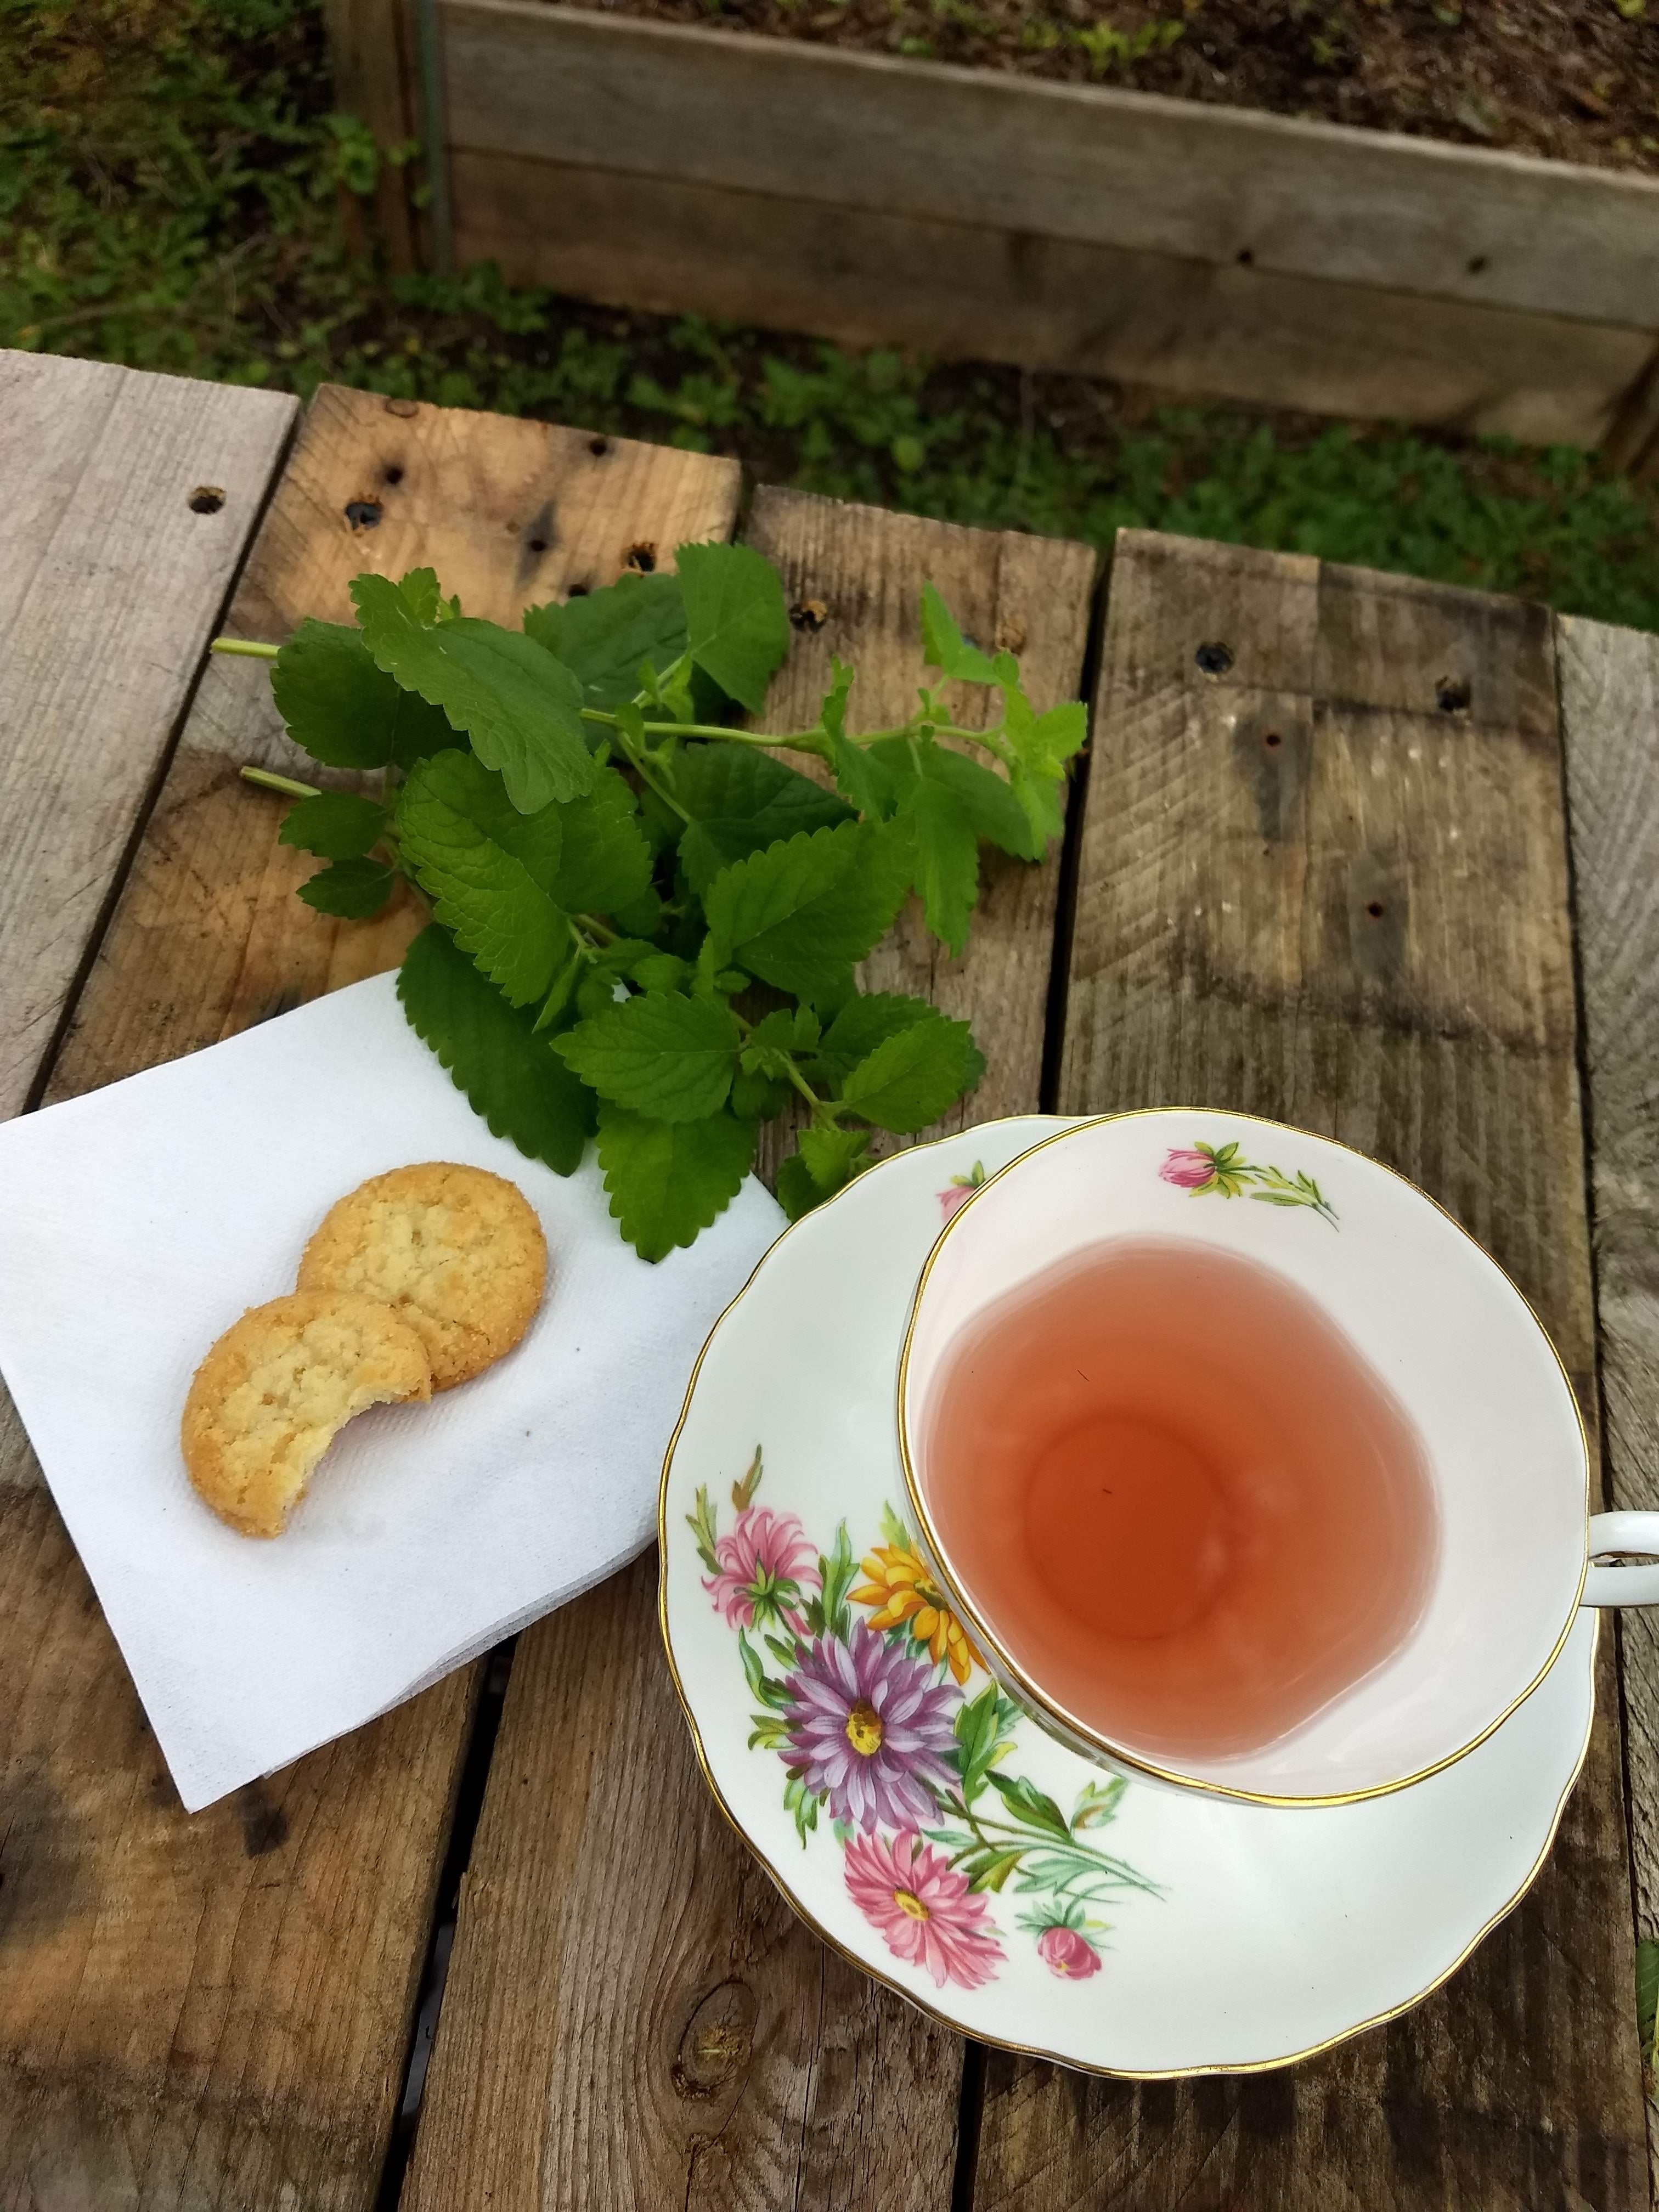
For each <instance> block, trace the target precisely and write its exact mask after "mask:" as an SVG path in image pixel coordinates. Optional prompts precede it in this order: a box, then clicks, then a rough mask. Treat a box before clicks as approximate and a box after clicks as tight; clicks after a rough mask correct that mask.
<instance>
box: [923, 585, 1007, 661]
mask: <svg viewBox="0 0 1659 2212" xmlns="http://www.w3.org/2000/svg"><path fill="white" fill-rule="evenodd" d="M921 642H922V649H923V651H924V652H925V653H927V665H928V666H929V667H930V668H938V669H941V670H942V671H944V673H945V675H946V676H951V677H955V678H957V680H958V681H959V682H961V683H963V684H994V683H995V682H996V681H997V671H996V670H995V668H994V666H993V665H992V663H991V662H990V661H989V660H988V659H987V658H986V656H985V654H984V653H981V651H980V649H979V647H977V646H976V645H969V643H968V641H967V640H966V639H965V638H964V637H963V634H962V632H961V630H960V629H958V628H957V618H956V617H955V616H954V615H953V614H952V613H951V610H950V608H949V607H947V606H946V605H945V602H944V600H943V599H941V598H940V597H939V593H938V592H937V591H936V590H935V589H934V587H933V585H932V584H924V585H923V586H922V587H921Z"/></svg>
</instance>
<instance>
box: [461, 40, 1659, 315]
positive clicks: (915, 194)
mask: <svg viewBox="0 0 1659 2212" xmlns="http://www.w3.org/2000/svg"><path fill="white" fill-rule="evenodd" d="M440 20H441V28H442V35H443V47H444V63H445V76H446V82H447V102H448V112H449V123H448V128H449V136H450V141H451V144H452V146H453V148H455V149H458V150H460V151H465V152H479V153H501V154H513V155H524V156H526V157H528V158H531V159H533V160H541V161H563V162H568V163H569V164H571V165H573V166H575V167H593V168H600V169H605V170H610V171H612V172H614V173H618V174H631V175H634V176H646V177H652V178H656V179H664V178H669V177H672V178H674V179H678V180H682V181H684V182H686V183H694V184H702V185H722V186H725V187H727V188H730V189H734V190H738V191H747V192H750V193H758V194H763V195H765V196H767V197H772V196H774V195H776V196H777V197H781V198H784V199H799V200H808V201H817V202H818V203H819V204H826V205H834V206H836V207H841V208H857V209H861V210H865V211H866V212H867V213H884V212H898V213H902V214H904V215H908V216H926V217H932V218H933V219H934V220H936V221H940V222H957V223H965V224H969V225H970V226H973V227H975V228H982V229H987V230H998V231H1004V232H1014V233H1018V234H1024V235H1029V236H1030V237H1033V238H1045V239H1066V240H1073V241H1074V242H1076V243H1079V244H1089V245H1097V246H1123V247H1127V248H1130V249H1133V250H1134V251H1137V252H1150V253H1158V254H1165V255H1169V256H1171V257H1174V258H1179V259H1182V260H1187V261H1194V262H1203V263H1207V264H1212V265H1213V266H1217V267H1231V266H1236V265H1237V264H1239V260H1240V257H1241V256H1245V257H1248V261H1249V264H1251V265H1254V266H1255V268H1256V269H1258V270H1265V271H1271V272H1272V273H1273V274H1276V275H1280V276H1316V277H1321V278H1323V279H1326V280H1328V281H1332V282H1341V283H1356V284H1361V285H1365V286H1369V287H1375V288H1376V289H1381V290H1384V291H1389V292H1407V293H1415V294H1419V295H1423V296H1425V297H1430V298H1435V299H1443V300H1458V301H1464V302H1466V303H1468V304H1471V305H1482V306H1488V307H1516V308H1526V309H1530V310H1533V311H1535V312H1538V313H1544V314H1548V315H1566V316H1574V317H1578V318H1582V319H1585V320H1589V321H1592V322H1606V323H1616V324H1624V325H1636V326H1640V327H1643V328H1645V329H1648V330H1650V331H1651V330H1654V329H1656V328H1659V257H1656V255H1655V253H1654V251H1653V239H1654V235H1655V232H1656V228H1659V180H1656V179H1653V178H1650V177H1642V176H1636V175H1632V174H1629V173H1621V172H1619V171H1615V170H1609V169H1589V168H1581V167H1576V166H1574V165H1572V164H1571V163H1568V162H1563V161H1539V160H1535V159H1534V158H1532V157H1531V156H1528V155H1516V154H1505V153H1494V152H1490V151H1487V150H1485V149H1477V148H1471V147H1466V146H1451V145H1447V144H1444V143H1440V142H1438V141H1437V140H1435V139H1432V138H1416V137H1413V138H1407V137H1399V136H1395V135H1394V134H1392V133H1389V132H1386V131H1352V130H1348V129H1346V128H1344V127H1342V126H1340V125H1333V124H1326V123H1315V122H1307V121H1303V120H1300V119H1294V118H1290V117H1286V116H1279V115H1267V114H1263V113H1261V112H1257V111H1255V110H1252V109H1249V108H1235V107H1218V106H1200V105H1199V104H1198V103H1196V102H1194V101H1191V100H1168V99H1163V98H1160V97H1158V96H1156V95H1153V94H1146V93H1138V92H1121V91H1115V90H1111V89H1108V88H1100V87H1091V86H1085V85H1073V84H1058V83H1051V82H1047V81H1042V80H1038V79H1035V78H1029V77H1017V76H1009V75H1007V74H1006V73H1005V72H1002V71H998V70H968V69H958V68H953V67H951V66H949V65H947V64H942V63H933V62H915V61H899V60H896V59H894V58H891V57H890V56H886V55H881V54H871V53H863V52H853V51H849V50H848V49H847V48H845V47H831V46H814V45H810V44H806V43H804V42H802V41H799V40H788V39H765V38H755V37H753V36H745V35H744V34H742V33H730V32H722V31H716V30H711V29H705V28H703V27H701V26H696V27H692V26H687V25H683V24H675V23H657V22H652V21H646V20H642V19H641V18H637V17H631V16H629V17H620V16H616V15H605V14H601V13H598V12H595V11H590V10H587V9H580V8H569V7H556V8H550V7H547V6H545V5H543V4H541V0H441V10H440ZM688 116H695V117H696V118H697V127H696V130H695V131H688V130H687V129H686V128H685V120H686V118H687V117H688Z"/></svg>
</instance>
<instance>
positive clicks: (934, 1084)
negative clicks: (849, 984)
mask: <svg viewBox="0 0 1659 2212" xmlns="http://www.w3.org/2000/svg"><path fill="white" fill-rule="evenodd" d="M983 1073H985V1062H984V1060H983V1059H982V1058H981V1054H980V1053H979V1051H978V1049H977V1048H976V1047H975V1043H974V1033H973V1031H972V1030H970V1029H969V1026H968V1024H967V1023H966V1022H951V1021H946V1019H945V1017H944V1015H943V1014H935V1015H934V1016H933V1018H932V1020H931V1021H925V1022H915V1023H912V1024H910V1025H909V1026H908V1028H906V1029H902V1030H899V1032H898V1033H897V1035H896V1036H890V1037H889V1038H888V1039H887V1041H886V1042H885V1043H884V1044H878V1046H877V1047H876V1048H875V1050H874V1051H873V1052H872V1054H870V1056H869V1058H868V1059H867V1060H860V1062H859V1064H858V1066H856V1067H855V1068H854V1070H853V1072H852V1073H851V1074H850V1075H849V1076H848V1078H847V1079H846V1081H845V1082H844V1083H843V1084H842V1087H841V1103H842V1105H843V1106H844V1107H845V1108H846V1109H848V1112H849V1113H853V1114H856V1115H859V1116H860V1119H862V1120H864V1121H873V1122H874V1123H875V1125H876V1127H878V1129H892V1130H896V1131H898V1132H901V1133H909V1132H910V1131H912V1130H915V1129H925V1128H926V1127H927V1125H928V1123H929V1122H930V1121H938V1119H939V1115H941V1114H943V1113H944V1112H945V1109H946V1108H947V1107H949V1106H952V1105H954V1104H955V1103H956V1102H957V1099H958V1098H960V1097H961V1096H962V1094H963V1091H969V1090H971V1089H972V1088H973V1086H974V1085H975V1084H976V1083H977V1082H978V1081H979V1079H980V1078H981V1075H983Z"/></svg>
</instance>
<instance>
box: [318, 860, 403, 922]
mask: <svg viewBox="0 0 1659 2212" xmlns="http://www.w3.org/2000/svg"><path fill="white" fill-rule="evenodd" d="M395 880H396V878H395V875H394V873H393V871H392V869H390V868H389V867H387V866H386V864H385V862H384V861H381V860H335V861H333V862H331V864H330V866H327V867H326V868H321V869H319V871H318V872H317V873H316V874H315V875H314V876H313V877H311V878H309V879H308V880H307V882H305V883H303V884H301V886H300V896H301V898H302V899H303V900H304V901H305V902H306V904H307V906H310V907H315V908H316V909H317V911H318V913H319V914H331V915H337V916H338V918H339V919H340V920H341V921H368V917H369V915H372V914H378V913H379V912H380V908H382V907H383V906H384V905H385V904H386V901H387V900H388V899H389V898H390V897H391V896H392V884H393V883H394V881H395Z"/></svg>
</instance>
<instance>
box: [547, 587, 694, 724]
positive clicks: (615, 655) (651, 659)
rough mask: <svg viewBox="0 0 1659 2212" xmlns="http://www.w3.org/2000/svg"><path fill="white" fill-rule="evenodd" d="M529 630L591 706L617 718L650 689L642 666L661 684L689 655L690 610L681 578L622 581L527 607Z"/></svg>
mask: <svg viewBox="0 0 1659 2212" xmlns="http://www.w3.org/2000/svg"><path fill="white" fill-rule="evenodd" d="M524 629H525V635H526V637H532V638H534V640H535V641H536V642H537V644H538V645H539V646H541V647H544V649H545V650H546V651H547V652H549V653H554V654H556V656H557V658H558V659H561V660H562V661H563V663H564V664H565V666H566V667H567V668H569V669H571V670H573V671H574V674H575V676H576V678H577V680H578V682H579V683H580V685H581V687H582V694H583V698H584V701H585V702H586V705H588V706H590V707H598V708H604V709H605V710H607V711H610V710H614V709H615V708H617V707H618V706H620V705H622V703H623V702H624V701H625V700H630V699H632V698H634V697H635V695H636V694H637V693H638V692H639V691H641V690H642V689H643V688H644V686H643V685H642V684H641V663H643V664H645V665H647V667H648V668H649V669H650V670H651V671H652V673H653V676H660V675H661V674H662V672H663V671H664V670H665V669H666V668H670V667H671V666H672V665H673V664H674V662H675V661H677V660H678V659H679V657H680V655H681V654H682V653H684V651H685V604H684V600H683V599H681V597H680V586H679V580H678V578H677V577H674V576H669V575H653V576H623V577H622V578H621V579H620V580H618V581H617V582H616V583H614V584H607V585H606V586H605V588H604V589H603V590H602V591H598V592H587V593H586V595H585V596H584V597H582V598H580V599H567V600H566V601H565V603H564V604H563V605H562V606H559V605H549V606H543V607H526V610H525V617H524ZM598 734H599V726H595V735H598Z"/></svg>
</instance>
